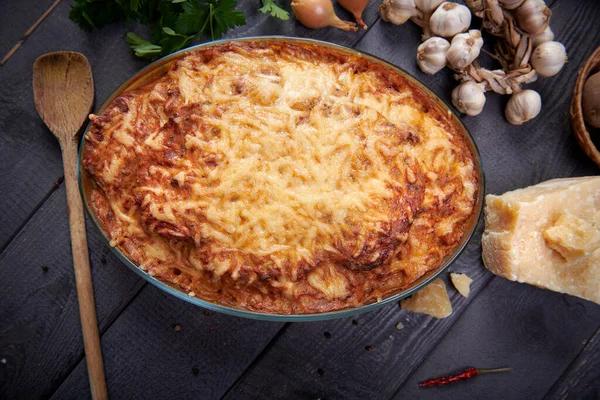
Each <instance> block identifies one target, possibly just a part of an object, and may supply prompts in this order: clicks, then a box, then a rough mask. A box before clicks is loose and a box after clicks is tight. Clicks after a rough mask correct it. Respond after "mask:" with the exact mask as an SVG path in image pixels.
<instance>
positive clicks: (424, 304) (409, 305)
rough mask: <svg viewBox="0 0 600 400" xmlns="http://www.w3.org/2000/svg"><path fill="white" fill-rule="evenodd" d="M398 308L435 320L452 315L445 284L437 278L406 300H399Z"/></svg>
mask: <svg viewBox="0 0 600 400" xmlns="http://www.w3.org/2000/svg"><path fill="white" fill-rule="evenodd" d="M400 307H402V308H403V309H404V310H408V311H413V312H418V313H423V314H427V315H431V316H432V317H435V318H446V317H447V316H449V315H450V314H452V303H450V298H449V297H448V292H447V291H446V284H445V283H444V281H442V280H441V279H439V278H438V279H436V280H434V281H433V282H431V283H430V284H429V285H427V286H425V287H424V288H423V289H421V290H419V291H418V292H417V293H416V294H414V295H412V296H411V297H409V298H408V299H404V300H401V301H400Z"/></svg>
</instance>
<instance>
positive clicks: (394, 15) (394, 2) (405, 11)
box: [379, 0, 419, 25]
mask: <svg viewBox="0 0 600 400" xmlns="http://www.w3.org/2000/svg"><path fill="white" fill-rule="evenodd" d="M418 13H419V12H418V11H417V6H416V5H415V0H383V2H382V3H381V5H380V6H379V15H380V16H381V19H382V20H384V21H385V22H391V23H392V24H394V25H402V24H403V23H405V22H406V21H408V20H409V19H410V18H412V17H414V16H416V15H417V14H418Z"/></svg>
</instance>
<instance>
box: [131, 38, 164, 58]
mask: <svg viewBox="0 0 600 400" xmlns="http://www.w3.org/2000/svg"><path fill="white" fill-rule="evenodd" d="M127 41H128V42H129V44H130V45H131V48H132V49H133V52H134V53H135V55H136V56H138V57H141V58H150V59H152V58H156V57H158V56H159V55H160V54H161V52H162V47H161V46H157V45H155V44H152V43H150V42H149V41H147V40H146V39H144V38H142V37H139V36H138V35H136V34H135V33H133V32H129V33H128V34H127Z"/></svg>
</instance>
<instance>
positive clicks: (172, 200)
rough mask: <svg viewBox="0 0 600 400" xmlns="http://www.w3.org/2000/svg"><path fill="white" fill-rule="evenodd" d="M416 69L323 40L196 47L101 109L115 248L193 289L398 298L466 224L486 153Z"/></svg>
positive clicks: (288, 297)
mask: <svg viewBox="0 0 600 400" xmlns="http://www.w3.org/2000/svg"><path fill="white" fill-rule="evenodd" d="M436 107H437V106H435V105H434V104H433V103H430V101H429V100H428V98H427V97H426V96H425V95H423V94H421V92H419V90H418V89H417V88H415V87H414V86H413V85H411V83H410V82H408V81H406V80H405V79H404V78H403V77H401V76H399V75H397V74H395V73H394V72H392V71H391V70H389V69H387V68H386V67H383V66H380V65H378V64H374V63H370V62H368V61H366V60H364V59H362V58H360V57H357V56H352V55H347V54H344V53H341V52H336V51H333V50H330V49H325V48H323V47H319V46H316V45H293V44H285V43H278V42H275V43H268V44H267V43H259V42H246V43H243V44H236V43H230V44H225V45H220V46H217V47H213V48H210V49H205V50H199V51H196V52H193V53H191V54H189V55H187V56H185V57H183V58H182V59H180V60H178V61H177V62H176V63H175V64H174V65H173V66H172V67H171V69H170V71H169V72H168V73H167V74H166V75H165V76H164V77H162V78H159V79H157V80H156V81H154V82H152V83H151V84H148V85H147V86H145V87H142V88H140V89H136V90H133V91H129V92H126V93H124V94H122V95H121V96H120V97H118V98H117V99H115V100H114V101H113V102H112V103H111V104H110V105H109V106H108V107H107V108H106V109H105V111H104V112H103V113H102V114H101V115H98V116H91V120H92V123H93V125H92V127H91V129H90V130H89V132H88V134H87V136H86V142H85V147H84V155H83V164H84V167H85V168H86V170H87V172H88V173H89V175H90V176H91V178H92V180H93V182H94V189H93V190H92V195H91V202H92V207H93V209H94V211H95V213H96V215H97V217H98V219H99V220H100V221H101V224H102V225H103V228H104V230H105V231H106V232H107V234H108V235H109V237H110V239H111V245H113V246H118V247H119V248H120V249H121V250H122V251H123V252H124V253H125V254H126V255H127V256H128V257H129V258H130V259H131V260H132V261H133V262H134V263H136V264H138V265H139V266H140V267H141V268H142V269H144V270H146V271H148V272H149V273H150V274H151V275H154V276H156V277H159V278H160V279H162V280H164V281H167V282H170V283H173V284H175V285H177V286H179V287H180V288H182V289H183V290H184V291H186V292H188V293H189V294H190V295H192V296H197V297H200V298H203V299H206V300H209V301H213V302H218V303H221V304H225V305H230V306H235V307H240V308H244V309H249V310H254V311H261V312H271V313H282V314H290V313H294V314H301V313H314V312H324V311H331V310H336V309H342V308H347V307H354V306H358V305H361V304H365V303H368V302H372V301H376V300H378V299H381V298H382V297H383V296H385V295H386V294H387V293H389V292H391V291H394V290H398V289H400V288H403V287H406V286H407V285H410V284H411V283H412V282H414V281H415V280H416V279H418V278H419V277H420V276H422V275H423V274H424V273H426V272H427V271H429V270H431V269H433V268H436V267H437V266H438V265H439V263H440V262H441V261H442V259H443V258H444V257H445V256H447V255H448V254H449V253H450V252H451V251H452V249H453V248H454V246H455V245H456V243H457V242H458V241H459V240H460V238H461V237H462V235H463V234H464V229H465V224H466V221H467V219H468V218H469V217H470V215H471V214H472V213H473V209H474V204H475V199H476V194H477V193H476V191H477V183H478V179H479V177H478V176H477V174H476V172H475V167H474V163H473V157H472V155H471V153H470V152H469V150H468V149H467V147H466V144H465V143H464V140H463V138H462V136H461V134H460V133H459V131H458V129H457V128H455V127H454V126H453V125H452V124H451V123H450V120H449V119H448V118H447V116H446V115H445V113H444V111H443V110H440V109H438V108H436Z"/></svg>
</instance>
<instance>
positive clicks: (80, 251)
mask: <svg viewBox="0 0 600 400" xmlns="http://www.w3.org/2000/svg"><path fill="white" fill-rule="evenodd" d="M33 97H34V99H35V108H36V109H37V111H38V113H39V114H40V117H42V120H44V123H45V124H46V126H47V127H48V128H49V129H50V130H51V131H52V133H53V134H54V136H56V138H57V139H58V141H59V143H60V148H61V150H62V158H63V168H64V170H65V184H66V189H67V204H68V207H69V222H70V225H71V249H72V251H73V265H74V267H75V281H76V285H77V297H78V299H79V314H80V317H81V328H82V330H83V344H84V347H85V355H86V361H87V369H88V375H89V379H90V388H91V393H92V398H93V399H107V398H108V395H107V392H106V380H105V377H104V366H103V363H102V348H101V347H100V335H99V334H98V322H97V319H96V309H95V308H94V291H93V288H92V274H91V271H90V260H89V256H88V246H87V239H86V234H85V219H84V216H83V203H82V201H81V196H80V195H79V189H78V185H77V158H78V157H77V147H78V143H79V141H78V136H79V135H78V133H79V131H80V130H81V127H82V126H83V124H84V123H85V122H86V120H87V117H88V115H89V113H90V111H91V109H92V104H93V102H94V81H93V78H92V69H91V67H90V63H89V62H88V60H87V58H85V56H84V55H83V54H80V53H73V52H68V51H64V52H57V53H49V54H45V55H43V56H41V57H39V58H38V59H37V60H35V63H34V64H33Z"/></svg>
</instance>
